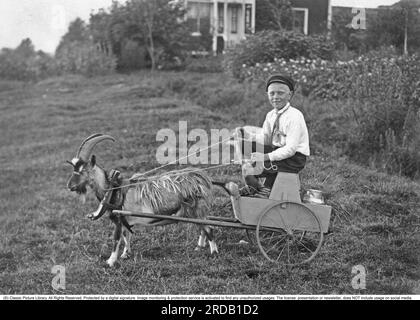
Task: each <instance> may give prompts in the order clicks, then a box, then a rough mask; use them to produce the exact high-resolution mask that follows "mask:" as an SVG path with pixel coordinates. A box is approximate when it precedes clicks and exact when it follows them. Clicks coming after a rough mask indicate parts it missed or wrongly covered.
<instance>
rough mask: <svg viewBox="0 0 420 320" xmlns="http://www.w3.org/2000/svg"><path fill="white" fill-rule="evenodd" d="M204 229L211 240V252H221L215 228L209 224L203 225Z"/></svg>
mask: <svg viewBox="0 0 420 320" xmlns="http://www.w3.org/2000/svg"><path fill="white" fill-rule="evenodd" d="M203 230H204V233H205V235H206V238H207V239H208V240H209V245H210V254H213V253H214V252H216V253H219V250H218V249H217V244H216V242H215V241H214V234H213V229H212V228H211V227H209V226H205V227H203Z"/></svg>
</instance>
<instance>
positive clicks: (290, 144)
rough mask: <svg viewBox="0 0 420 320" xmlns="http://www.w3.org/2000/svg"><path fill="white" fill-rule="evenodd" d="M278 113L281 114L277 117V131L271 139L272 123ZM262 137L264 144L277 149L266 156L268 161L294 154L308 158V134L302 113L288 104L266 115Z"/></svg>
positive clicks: (278, 159)
mask: <svg viewBox="0 0 420 320" xmlns="http://www.w3.org/2000/svg"><path fill="white" fill-rule="evenodd" d="M279 113H282V114H281V115H280V117H279V126H278V130H276V132H274V133H273V137H272V136H271V135H272V132H273V128H274V123H275V121H276V119H277V115H278V114H279ZM263 135H264V144H266V145H271V146H273V147H279V148H278V149H277V150H274V151H273V152H271V153H269V154H268V156H269V158H270V161H280V160H284V159H287V158H290V157H292V156H294V155H295V153H296V152H300V153H302V154H304V155H305V156H308V157H309V156H310V149H309V134H308V128H307V127H306V122H305V119H304V117H303V114H302V112H300V111H299V110H298V109H296V108H293V107H292V106H291V105H290V104H289V103H288V104H287V105H286V106H285V107H284V108H283V109H282V110H279V111H277V110H276V109H273V110H271V111H270V112H269V113H267V116H266V118H265V121H264V124H263Z"/></svg>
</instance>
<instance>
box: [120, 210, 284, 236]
mask: <svg viewBox="0 0 420 320" xmlns="http://www.w3.org/2000/svg"><path fill="white" fill-rule="evenodd" d="M113 212H114V213H116V214H121V215H123V216H131V217H140V218H152V219H156V220H158V221H157V222H160V221H162V220H169V221H172V222H183V223H192V224H197V225H206V226H215V227H224V228H234V229H242V230H254V231H255V229H256V226H254V225H246V224H243V223H241V222H240V221H237V220H234V219H232V222H229V221H221V220H227V219H224V218H223V217H221V218H220V217H214V216H210V217H208V220H204V219H192V218H183V217H177V216H164V215H158V214H150V213H142V212H131V211H123V210H114V211H113ZM150 226H151V227H152V226H153V224H150ZM261 230H264V231H276V230H277V229H276V228H267V227H261Z"/></svg>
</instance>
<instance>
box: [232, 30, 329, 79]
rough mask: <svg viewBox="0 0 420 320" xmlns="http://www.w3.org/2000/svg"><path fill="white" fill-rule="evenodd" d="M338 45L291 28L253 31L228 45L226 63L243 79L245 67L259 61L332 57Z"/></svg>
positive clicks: (325, 58) (324, 38) (236, 76)
mask: <svg viewBox="0 0 420 320" xmlns="http://www.w3.org/2000/svg"><path fill="white" fill-rule="evenodd" d="M333 53H334V45H333V43H332V42H331V41H329V40H327V38H326V37H325V36H321V35H317V36H305V35H303V34H300V33H294V32H289V31H281V32H279V31H272V30H268V31H262V32H259V33H256V34H255V35H250V36H248V38H247V39H246V40H244V41H242V42H241V43H240V44H238V45H237V46H235V47H233V48H231V49H228V50H227V54H226V56H225V59H224V67H225V68H226V69H227V70H228V71H229V72H230V73H231V74H232V75H233V76H234V77H235V78H239V79H243V74H242V72H241V71H242V68H243V66H244V65H246V66H255V65H256V64H257V63H267V62H274V61H275V59H281V58H282V59H296V58H300V57H304V58H309V59H316V58H319V59H324V60H331V59H332V58H333Z"/></svg>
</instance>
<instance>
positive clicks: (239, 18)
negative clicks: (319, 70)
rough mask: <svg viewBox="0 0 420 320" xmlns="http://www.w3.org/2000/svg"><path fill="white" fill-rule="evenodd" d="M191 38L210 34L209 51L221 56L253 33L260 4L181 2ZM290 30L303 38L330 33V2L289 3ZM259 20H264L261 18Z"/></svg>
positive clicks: (255, 1) (254, 0)
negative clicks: (227, 49)
mask: <svg viewBox="0 0 420 320" xmlns="http://www.w3.org/2000/svg"><path fill="white" fill-rule="evenodd" d="M183 1H184V2H185V4H186V6H187V9H188V13H187V21H188V23H189V25H190V28H191V32H192V35H194V36H197V38H198V37H202V36H203V35H205V34H206V33H207V34H209V36H210V37H211V39H212V40H211V41H212V51H213V52H214V53H217V54H219V53H223V51H224V50H225V49H226V48H229V47H231V46H234V45H235V44H237V43H239V42H240V41H241V40H243V39H245V38H246V35H247V34H252V33H254V32H255V30H256V28H255V27H256V23H258V21H256V10H258V2H259V1H262V0H183ZM291 5H292V12H293V17H292V28H293V30H294V31H297V32H302V33H303V34H309V35H310V34H319V33H327V32H328V31H329V30H330V29H331V16H332V9H331V0H291ZM259 19H264V17H260V18H259Z"/></svg>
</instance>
